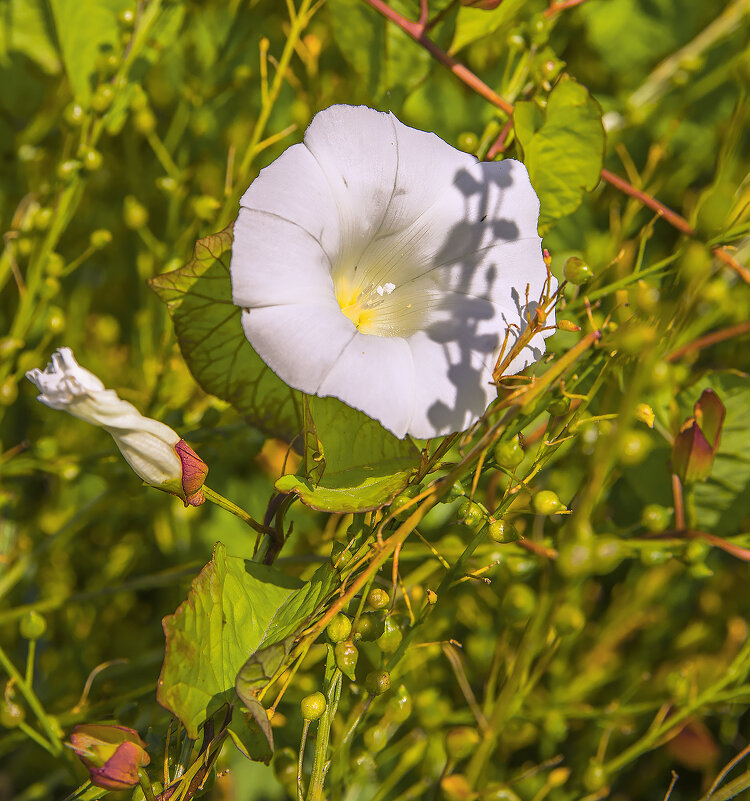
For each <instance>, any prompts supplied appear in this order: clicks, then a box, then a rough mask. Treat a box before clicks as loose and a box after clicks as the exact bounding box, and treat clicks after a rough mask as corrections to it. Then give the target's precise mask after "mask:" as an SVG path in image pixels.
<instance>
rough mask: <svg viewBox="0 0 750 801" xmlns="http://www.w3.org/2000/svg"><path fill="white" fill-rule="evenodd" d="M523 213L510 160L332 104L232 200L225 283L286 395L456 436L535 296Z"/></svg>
mask: <svg viewBox="0 0 750 801" xmlns="http://www.w3.org/2000/svg"><path fill="white" fill-rule="evenodd" d="M538 214H539V201H538V199H537V197H536V194H535V193H534V190H533V188H532V186H531V183H530V181H529V177H528V173H527V171H526V168H525V167H524V166H523V165H522V164H521V163H520V162H517V161H513V160H511V159H508V160H505V161H502V162H491V163H479V162H477V160H476V159H475V158H474V157H473V156H470V155H467V154H466V153H462V152H460V151H458V150H455V149H454V148H452V147H450V146H449V145H447V144H446V143H445V142H443V141H442V140H440V139H439V138H438V137H436V136H435V135H434V134H429V133H425V132H423V131H417V130H415V129H413V128H409V127H408V126H405V125H403V124H402V123H400V122H399V121H398V120H397V119H396V118H395V117H394V116H393V115H392V114H391V115H389V114H384V113H381V112H377V111H374V110H372V109H368V108H365V107H361V106H360V107H350V106H333V107H331V108H329V109H327V110H325V111H322V112H320V113H319V114H318V115H317V116H316V117H315V119H314V120H313V121H312V123H311V124H310V127H309V128H308V130H307V132H306V134H305V139H304V149H301V148H300V146H294V147H293V148H290V150H288V151H287V152H286V153H285V154H284V155H283V156H281V157H280V158H279V160H278V161H277V162H275V163H274V164H273V165H271V166H270V167H268V168H266V170H264V171H263V173H262V174H261V176H260V177H259V179H258V180H257V181H256V182H255V183H254V184H253V186H252V187H251V189H250V190H248V192H247V193H246V195H245V197H244V198H243V209H242V210H241V212H240V218H239V220H238V223H237V226H236V233H235V236H236V244H235V248H234V252H233V255H232V265H231V272H232V285H233V295H234V299H235V302H236V303H237V304H238V305H240V306H242V307H243V308H244V313H243V326H244V328H245V332H246V335H247V337H248V339H249V340H250V343H251V344H252V345H253V347H254V348H255V349H256V350H257V351H258V353H259V355H260V356H261V358H262V359H263V360H264V361H265V362H266V363H267V364H268V365H269V366H270V367H271V369H273V370H274V371H275V372H276V373H277V374H278V375H279V376H280V377H281V378H282V379H283V380H284V381H286V382H287V383H288V384H290V385H291V386H293V387H295V388H297V389H300V390H302V391H304V392H310V393H313V392H315V393H317V394H320V395H329V394H330V395H335V396H336V397H339V398H341V399H342V400H344V401H345V402H346V403H348V404H350V405H351V406H354V407H356V408H358V409H361V410H363V411H364V412H366V413H367V414H369V415H371V416H373V417H375V418H376V419H378V420H380V421H381V422H382V423H383V424H384V425H385V426H386V428H389V429H390V430H391V431H393V432H394V433H397V434H398V435H399V436H401V435H403V433H409V434H412V435H414V436H418V437H430V436H435V435H436V434H444V433H448V432H450V431H455V430H459V429H462V428H466V427H468V426H469V425H471V424H472V423H473V422H474V421H475V420H476V419H477V418H478V417H479V416H481V414H482V413H483V412H484V410H485V409H486V407H487V405H488V404H489V403H490V402H491V400H492V399H493V398H494V397H495V394H496V391H495V388H494V387H493V386H492V385H491V383H490V382H491V373H492V370H493V368H494V366H495V363H496V361H497V359H498V357H499V355H500V354H501V352H503V348H504V347H505V350H504V353H507V352H508V349H509V348H510V347H512V345H513V344H514V342H515V341H516V340H517V338H518V336H520V334H521V333H522V332H523V330H524V329H525V327H526V326H527V325H528V321H529V319H531V318H532V317H533V314H534V310H535V308H536V304H537V302H538V301H539V298H540V296H541V295H542V292H543V289H544V286H545V281H546V277H547V271H546V268H545V266H544V263H543V260H542V253H541V239H540V238H539V235H538V233H537V221H538ZM555 286H556V284H555V282H554V281H553V283H552V286H551V287H550V289H551V291H554V288H555ZM553 319H554V317H553V315H551V316H550V322H551V321H552V320H553ZM548 334H549V332H542V333H541V334H537V335H536V336H535V337H534V338H533V340H532V341H531V342H530V343H529V344H528V345H527V346H526V347H525V348H524V350H523V352H522V353H521V354H519V355H518V356H517V357H516V358H514V359H513V361H512V362H511V364H510V365H509V366H508V368H507V369H506V370H505V374H506V375H509V374H512V373H514V372H516V371H518V370H521V369H523V367H525V366H526V365H527V364H529V363H531V362H533V361H535V360H537V359H539V358H540V357H541V355H542V353H543V352H544V338H545V337H546V336H548Z"/></svg>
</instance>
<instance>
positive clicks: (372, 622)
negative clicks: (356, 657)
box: [353, 612, 385, 642]
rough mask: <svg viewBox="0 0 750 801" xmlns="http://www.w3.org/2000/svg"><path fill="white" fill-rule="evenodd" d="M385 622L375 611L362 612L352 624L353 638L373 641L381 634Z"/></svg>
mask: <svg viewBox="0 0 750 801" xmlns="http://www.w3.org/2000/svg"><path fill="white" fill-rule="evenodd" d="M384 630H385V622H384V621H383V618H382V617H381V616H380V615H379V614H378V613H377V612H364V613H363V614H361V615H360V616H359V620H357V621H356V623H355V624H354V629H353V631H354V637H355V639H359V640H364V641H365V642H375V640H377V639H378V637H380V636H381V635H382V634H383V631H384Z"/></svg>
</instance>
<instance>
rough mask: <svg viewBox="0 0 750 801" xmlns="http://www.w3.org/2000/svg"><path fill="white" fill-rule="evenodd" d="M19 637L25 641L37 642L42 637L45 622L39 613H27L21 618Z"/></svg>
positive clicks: (45, 628) (45, 626)
mask: <svg viewBox="0 0 750 801" xmlns="http://www.w3.org/2000/svg"><path fill="white" fill-rule="evenodd" d="M20 630H21V636H22V637H23V638H24V639H25V640H38V639H39V638H40V637H43V636H44V632H45V631H47V621H46V620H45V619H44V618H43V617H42V616H41V615H40V614H39V612H34V611H31V612H27V613H26V614H25V615H24V616H23V617H22V618H21V626H20Z"/></svg>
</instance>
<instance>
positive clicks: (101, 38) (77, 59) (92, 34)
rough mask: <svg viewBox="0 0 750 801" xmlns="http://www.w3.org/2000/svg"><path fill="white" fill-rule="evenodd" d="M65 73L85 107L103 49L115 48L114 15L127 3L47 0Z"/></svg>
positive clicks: (119, 1)
mask: <svg viewBox="0 0 750 801" xmlns="http://www.w3.org/2000/svg"><path fill="white" fill-rule="evenodd" d="M50 5H51V6H52V14H53V16H54V19H55V29H56V31H57V39H58V41H59V43H60V50H61V51H62V57H63V62H64V64H65V71H66V72H67V74H68V80H69V81H70V85H71V87H72V89H73V94H74V95H75V96H76V98H77V99H78V100H79V101H80V102H82V103H83V104H84V105H87V104H88V102H89V100H90V98H91V80H92V78H93V76H94V73H95V72H96V68H97V60H98V58H99V56H100V54H101V52H102V50H104V49H107V48H114V46H115V45H116V43H117V41H118V38H119V35H120V29H119V27H118V24H117V14H118V12H120V11H122V10H123V9H125V8H130V6H131V3H130V2H128V0H50Z"/></svg>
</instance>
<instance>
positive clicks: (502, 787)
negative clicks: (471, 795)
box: [479, 782, 521, 801]
mask: <svg viewBox="0 0 750 801" xmlns="http://www.w3.org/2000/svg"><path fill="white" fill-rule="evenodd" d="M479 801H521V799H520V798H519V797H518V796H517V795H516V793H514V792H513V790H511V789H510V787H508V785H507V784H500V783H499V782H490V784H488V785H487V787H485V788H484V790H482V792H481V793H480V794H479Z"/></svg>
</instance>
